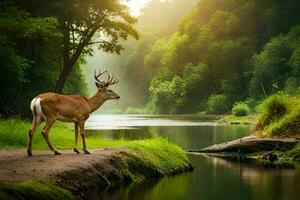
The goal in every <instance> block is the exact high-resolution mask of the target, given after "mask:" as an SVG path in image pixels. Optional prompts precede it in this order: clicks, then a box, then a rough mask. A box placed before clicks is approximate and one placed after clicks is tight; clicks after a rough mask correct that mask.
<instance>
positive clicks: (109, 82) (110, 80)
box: [94, 69, 119, 87]
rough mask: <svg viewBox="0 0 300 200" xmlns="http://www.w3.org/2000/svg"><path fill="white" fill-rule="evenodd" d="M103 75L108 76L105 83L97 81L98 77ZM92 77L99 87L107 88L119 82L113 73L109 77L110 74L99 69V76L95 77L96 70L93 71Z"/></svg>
mask: <svg viewBox="0 0 300 200" xmlns="http://www.w3.org/2000/svg"><path fill="white" fill-rule="evenodd" d="M104 73H107V74H108V78H107V81H106V82H104V81H101V80H99V77H100V76H101V75H102V74H104ZM94 77H95V81H96V82H97V83H98V84H96V85H97V86H101V87H104V86H105V87H108V86H110V85H114V84H117V83H118V82H119V79H118V78H117V77H116V75H115V74H114V73H113V74H112V75H111V76H110V74H109V73H108V71H107V70H103V69H101V70H100V72H99V74H98V75H96V70H95V71H94Z"/></svg>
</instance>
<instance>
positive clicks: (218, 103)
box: [206, 94, 229, 114]
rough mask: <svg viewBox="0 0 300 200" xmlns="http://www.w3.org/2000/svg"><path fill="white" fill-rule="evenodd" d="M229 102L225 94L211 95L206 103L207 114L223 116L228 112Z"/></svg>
mask: <svg viewBox="0 0 300 200" xmlns="http://www.w3.org/2000/svg"><path fill="white" fill-rule="evenodd" d="M228 104H229V100H228V97H227V96H226V95H225V94H218V95H211V96H210V97H209V98H208V101H207V110H206V112H207V113H208V114H225V113H227V112H228V111H229V106H228Z"/></svg>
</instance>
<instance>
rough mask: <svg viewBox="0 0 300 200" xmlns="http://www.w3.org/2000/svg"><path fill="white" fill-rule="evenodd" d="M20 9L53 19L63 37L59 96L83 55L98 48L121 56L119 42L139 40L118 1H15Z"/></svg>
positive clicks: (130, 18)
mask: <svg viewBox="0 0 300 200" xmlns="http://www.w3.org/2000/svg"><path fill="white" fill-rule="evenodd" d="M17 2H18V3H19V5H21V7H23V8H25V9H27V10H28V11H29V12H30V13H32V14H35V15H37V16H52V17H56V18H57V19H58V22H59V25H60V26H59V27H60V30H61V32H62V34H63V45H62V46H63V48H62V55H63V56H62V60H63V64H62V70H61V73H60V75H59V79H58V81H57V83H56V87H55V91H56V92H61V91H62V88H63V86H64V84H65V82H66V80H67V78H68V76H69V75H70V73H71V71H72V70H73V67H74V65H75V63H76V62H77V61H78V59H79V58H80V57H81V56H82V55H84V54H91V53H92V48H91V47H92V45H94V44H97V45H98V48H99V49H102V50H103V51H105V52H111V53H114V52H116V53H118V54H120V52H121V50H122V49H123V47H122V46H121V45H120V44H119V38H122V39H124V40H126V39H127V38H128V36H133V37H134V38H135V39H138V33H137V31H136V30H135V29H134V28H133V25H134V24H135V23H136V21H137V20H136V19H135V18H134V17H132V16H130V14H129V11H128V9H127V7H126V6H124V5H122V4H120V3H119V1H118V0H101V1H99V0H85V1H82V0H54V1H47V2H45V1H43V0H34V1H31V3H28V1H17Z"/></svg>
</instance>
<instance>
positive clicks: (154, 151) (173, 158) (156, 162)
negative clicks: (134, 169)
mask: <svg viewBox="0 0 300 200" xmlns="http://www.w3.org/2000/svg"><path fill="white" fill-rule="evenodd" d="M126 147H128V148H129V149H131V150H132V151H134V152H135V153H136V154H137V155H138V156H139V157H140V158H141V159H142V162H144V165H146V166H150V167H151V168H154V169H157V170H158V171H159V172H160V173H161V174H168V172H169V171H174V170H175V171H176V170H177V169H178V170H180V169H182V167H183V166H184V167H188V166H190V163H189V160H188V158H187V156H186V154H185V152H184V150H183V149H181V148H180V147H179V146H177V145H176V144H173V143H172V142H170V141H168V140H166V139H164V138H154V139H147V140H139V141H133V142H130V143H129V144H128V145H126Z"/></svg>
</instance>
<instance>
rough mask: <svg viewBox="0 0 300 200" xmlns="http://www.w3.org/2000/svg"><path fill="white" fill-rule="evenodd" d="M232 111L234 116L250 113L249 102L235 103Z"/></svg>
mask: <svg viewBox="0 0 300 200" xmlns="http://www.w3.org/2000/svg"><path fill="white" fill-rule="evenodd" d="M231 113H232V114H233V115H234V116H247V115H249V113H250V108H249V106H248V104H246V103H244V102H236V103H234V104H233V107H232V110H231Z"/></svg>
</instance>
